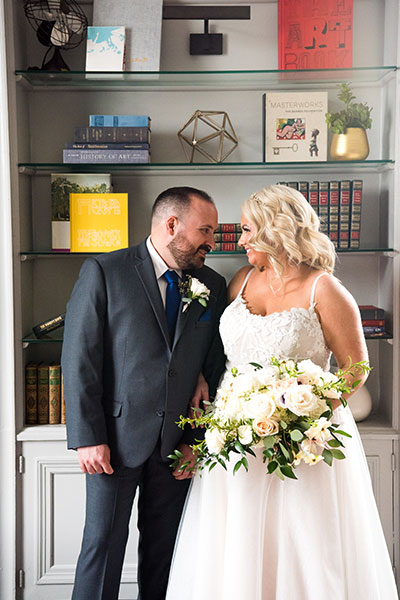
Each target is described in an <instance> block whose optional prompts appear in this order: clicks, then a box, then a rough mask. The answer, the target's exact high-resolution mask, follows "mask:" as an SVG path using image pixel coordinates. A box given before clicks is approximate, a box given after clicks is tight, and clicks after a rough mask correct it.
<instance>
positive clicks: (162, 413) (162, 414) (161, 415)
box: [156, 410, 164, 417]
mask: <svg viewBox="0 0 400 600" xmlns="http://www.w3.org/2000/svg"><path fill="white" fill-rule="evenodd" d="M156 415H157V417H163V416H164V411H163V410H158V411H157V412H156Z"/></svg>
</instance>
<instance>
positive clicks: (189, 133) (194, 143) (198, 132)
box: [178, 110, 238, 163]
mask: <svg viewBox="0 0 400 600" xmlns="http://www.w3.org/2000/svg"><path fill="white" fill-rule="evenodd" d="M210 128H211V130H212V131H211V133H210ZM185 130H186V131H185ZM178 137H179V140H180V142H181V144H182V148H183V151H184V153H185V156H186V158H187V159H188V161H189V162H191V163H192V162H193V158H194V156H195V152H196V151H197V152H199V153H200V154H201V155H202V156H204V157H205V158H207V159H208V160H209V161H211V162H214V163H220V162H223V161H224V160H225V159H226V158H227V157H228V156H229V155H230V154H231V153H232V152H233V151H234V149H235V148H236V146H237V145H238V139H237V137H236V133H235V130H234V129H233V127H232V123H231V120H230V118H229V116H228V114H227V113H226V112H224V111H221V110H196V112H195V113H194V114H193V115H192V116H191V117H190V119H189V120H188V121H187V123H185V125H184V126H183V127H182V129H180V130H179V131H178Z"/></svg>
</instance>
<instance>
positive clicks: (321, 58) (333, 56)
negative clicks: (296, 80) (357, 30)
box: [278, 0, 353, 70]
mask: <svg viewBox="0 0 400 600" xmlns="http://www.w3.org/2000/svg"><path fill="white" fill-rule="evenodd" d="M278 64H279V69H283V70H296V69H297V70H298V69H334V68H342V69H343V68H351V67H352V66H353V0H340V2H338V1H337V0H324V2H311V1H310V0H278Z"/></svg>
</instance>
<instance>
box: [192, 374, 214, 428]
mask: <svg viewBox="0 0 400 600" xmlns="http://www.w3.org/2000/svg"><path fill="white" fill-rule="evenodd" d="M209 401H210V395H209V393H208V383H207V381H206V380H205V378H204V375H203V373H200V375H199V378H198V380H197V385H196V389H195V390H194V394H193V397H192V399H191V401H190V408H189V418H190V419H195V418H196V417H198V416H199V413H198V412H197V410H196V409H197V408H200V407H201V404H203V406H204V403H206V404H207V403H208V402H209ZM194 427H196V425H194V424H193V425H192V428H194Z"/></svg>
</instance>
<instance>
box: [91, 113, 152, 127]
mask: <svg viewBox="0 0 400 600" xmlns="http://www.w3.org/2000/svg"><path fill="white" fill-rule="evenodd" d="M150 122H151V119H150V117H149V116H148V115H89V126H90V127H150Z"/></svg>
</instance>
